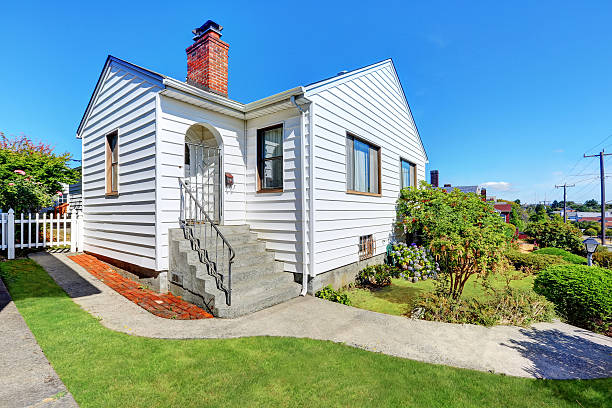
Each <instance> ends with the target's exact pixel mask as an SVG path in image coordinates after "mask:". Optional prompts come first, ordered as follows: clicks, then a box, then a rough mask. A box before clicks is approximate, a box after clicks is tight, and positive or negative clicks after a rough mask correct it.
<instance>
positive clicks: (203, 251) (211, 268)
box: [179, 178, 236, 306]
mask: <svg viewBox="0 0 612 408" xmlns="http://www.w3.org/2000/svg"><path fill="white" fill-rule="evenodd" d="M179 184H180V187H181V213H180V215H179V224H180V226H181V228H182V229H183V231H184V233H185V238H186V239H189V241H190V242H191V245H192V248H193V249H194V250H195V251H197V252H198V256H199V258H200V262H202V263H204V264H206V265H207V267H208V268H207V270H208V274H209V275H211V276H212V277H214V278H215V282H216V284H217V288H218V289H219V290H221V291H223V292H225V301H226V303H227V305H228V306H231V304H232V263H233V262H234V257H235V256H236V253H235V251H234V248H232V245H231V244H230V243H229V241H228V240H227V238H225V236H224V235H223V233H222V232H221V231H219V228H218V227H217V226H216V225H215V223H214V221H213V220H212V219H211V218H210V216H209V215H208V213H207V212H206V210H205V209H204V206H203V205H202V203H201V202H200V201H199V200H198V199H197V198H196V197H195V196H194V194H193V193H192V192H191V190H190V189H189V188H188V184H187V183H186V182H185V181H184V180H183V179H180V178H179ZM184 192H186V193H187V194H188V195H189V197H190V198H191V201H190V203H189V207H190V208H189V210H194V208H192V207H191V202H193V204H194V206H195V207H196V208H195V210H196V212H195V214H196V217H195V219H193V220H192V223H191V225H190V224H189V222H188V220H187V217H186V211H187V208H186V207H187V203H186V200H185V195H184ZM190 212H192V211H190ZM198 215H200V216H201V218H200V219H199V217H198ZM200 221H204V224H203V227H204V234H203V237H202V234H199V235H200V236H199V237H198V236H197V235H198V234H197V233H196V226H198V225H202V224H200ZM207 223H208V224H209V225H210V228H211V234H210V235H211V238H212V230H214V232H215V233H216V236H215V256H214V260H213V259H212V254H211V253H210V251H209V250H208V249H207V248H208V245H207V244H208V242H207V240H208V236H207V234H206V231H207V225H206V224H207ZM219 238H220V239H221V242H222V248H221V250H222V251H224V250H225V247H227V250H228V256H227V258H226V259H227V266H228V268H227V271H228V273H227V281H225V279H224V275H223V274H222V273H219V256H218V255H219V251H218V245H217V242H218V239H219ZM202 239H203V241H204V248H202V244H201V240H202ZM221 269H222V271H223V269H224V268H221Z"/></svg>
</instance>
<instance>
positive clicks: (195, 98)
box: [160, 78, 309, 120]
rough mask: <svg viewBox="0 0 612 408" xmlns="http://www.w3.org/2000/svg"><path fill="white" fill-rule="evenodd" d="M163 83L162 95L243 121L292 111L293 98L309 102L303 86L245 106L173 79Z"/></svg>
mask: <svg viewBox="0 0 612 408" xmlns="http://www.w3.org/2000/svg"><path fill="white" fill-rule="evenodd" d="M163 83H164V86H165V89H164V90H163V91H161V92H160V93H161V94H162V95H165V96H168V97H170V98H173V99H177V100H180V101H183V102H186V103H189V104H192V105H196V106H199V107H202V108H205V109H209V110H212V111H215V112H220V113H223V114H226V115H229V116H232V117H235V118H238V119H243V120H248V119H253V118H256V117H259V116H263V115H268V114H270V113H274V112H278V111H281V110H285V109H290V108H292V107H293V105H292V103H291V101H290V99H291V97H292V96H294V97H297V98H296V100H297V101H298V103H307V102H309V101H308V100H307V99H305V98H304V97H303V94H304V88H303V87H301V86H298V87H295V88H292V89H289V90H286V91H283V92H280V93H277V94H275V95H271V96H268V97H266V98H263V99H260V100H257V101H254V102H251V103H248V104H243V103H240V102H237V101H234V100H231V99H228V98H224V97H223V96H220V95H217V94H214V93H212V92H207V91H204V90H202V89H199V88H197V87H195V86H193V85H189V84H187V83H185V82H181V81H178V80H176V79H173V78H165V79H164V81H163Z"/></svg>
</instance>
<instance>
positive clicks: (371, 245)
mask: <svg viewBox="0 0 612 408" xmlns="http://www.w3.org/2000/svg"><path fill="white" fill-rule="evenodd" d="M375 252H376V241H374V236H373V235H372V234H370V235H362V236H360V237H359V260H364V259H368V258H371V257H373V256H374V253H375Z"/></svg>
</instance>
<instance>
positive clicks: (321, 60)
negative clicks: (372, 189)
mask: <svg viewBox="0 0 612 408" xmlns="http://www.w3.org/2000/svg"><path fill="white" fill-rule="evenodd" d="M256 3H259V2H254V1H250V2H229V1H214V2H213V1H206V2H204V1H189V2H181V1H172V2H168V1H163V2H155V1H147V2H138V1H120V2H115V1H106V2H82V1H79V2H72V3H71V2H40V3H38V4H36V2H15V1H11V2H6V3H5V4H3V6H2V18H1V24H0V55H1V59H0V61H1V63H0V85H1V92H0V131H4V132H5V133H7V134H9V135H15V134H20V133H25V134H28V135H30V136H32V137H34V138H35V139H39V140H43V141H45V142H48V143H52V144H53V145H55V146H56V148H57V149H58V150H62V151H65V150H67V151H69V152H71V153H73V154H74V156H75V158H79V156H80V144H79V142H78V141H77V140H76V139H75V131H76V127H77V125H78V123H79V120H80V118H81V116H82V114H83V111H84V110H85V107H86V105H87V102H88V99H89V97H90V95H91V92H92V90H93V88H94V86H95V83H96V80H97V79H98V75H99V73H100V70H101V69H102V65H103V63H104V61H105V58H106V55H107V54H112V55H114V56H117V57H119V58H123V59H126V60H128V61H131V62H133V63H135V64H138V65H142V66H144V67H147V68H150V69H152V70H154V71H158V72H161V73H164V74H167V75H169V76H172V77H174V78H177V79H184V78H185V75H186V65H187V63H186V55H185V48H186V47H187V46H188V45H189V44H190V43H191V29H193V28H194V27H196V26H199V25H201V24H202V23H203V22H204V21H206V20H207V19H212V20H215V21H217V22H218V23H220V24H221V25H223V26H224V31H223V39H224V40H225V41H227V42H228V43H229V44H230V64H229V66H230V68H229V89H230V90H229V92H230V97H231V98H233V99H236V100H238V101H241V102H249V101H252V100H256V99H259V98H262V97H265V96H268V95H271V94H274V93H276V92H279V91H282V90H285V89H288V88H292V87H294V86H297V85H305V84H308V83H310V82H313V81H316V80H319V79H322V78H325V77H328V76H330V75H334V74H336V73H337V72H338V71H341V70H344V69H348V70H350V69H353V68H357V67H361V66H363V65H367V64H370V63H373V62H376V61H379V60H382V59H384V58H388V57H391V58H393V60H394V62H395V65H396V68H397V70H398V73H399V76H400V79H401V81H402V83H403V86H404V89H405V91H406V94H407V97H408V100H409V103H410V105H411V107H412V111H413V114H414V117H415V120H416V123H417V126H418V128H419V131H420V133H421V137H422V138H423V142H424V144H425V147H426V149H427V152H428V154H429V158H430V164H429V166H428V169H427V170H428V173H429V170H430V169H438V170H439V171H440V181H441V183H452V184H453V185H463V184H481V183H487V182H488V183H492V184H490V185H489V191H490V193H492V194H495V195H497V196H498V197H502V198H508V199H515V198H520V199H521V200H522V201H524V202H525V201H526V202H533V201H535V200H544V199H545V198H546V199H547V200H553V199H559V200H560V199H561V197H562V195H561V190H555V189H554V188H553V186H554V184H555V183H562V182H563V181H565V180H567V181H568V182H574V181H575V182H579V183H578V184H577V185H576V187H575V188H573V189H569V190H568V191H569V194H568V199H569V200H576V201H584V200H585V199H588V198H596V199H598V200H599V188H598V182H599V180H597V179H595V177H596V175H595V173H597V172H598V162H597V160H595V159H580V157H581V156H582V154H583V153H585V152H588V153H595V152H596V151H597V148H599V147H609V148H610V151H611V152H612V137H611V138H609V139H607V140H606V138H607V137H608V136H610V135H612V24H611V23H610V21H612V19H611V17H612V6H611V4H612V3H610V2H589V5H581V4H579V3H580V2H560V1H550V2H545V1H538V2H490V1H486V2H446V1H445V2H435V1H428V2H416V1H415V2H404V1H400V2H392V1H385V2H369V1H368V2H363V5H360V4H359V3H358V2H355V1H350V2H341V1H325V2H316V1H310V2H306V3H304V2H287V1H282V2H275V3H273V2H266V5H265V6H263V5H256ZM602 141H603V143H601V144H600V145H599V146H595V145H597V144H598V143H600V142H602ZM595 147H597V148H595ZM589 149H590V150H589ZM608 167H609V170H610V171H611V172H612V160H610V163H609V165H608ZM591 174H592V175H591ZM611 174H612V173H611ZM573 175H577V176H573ZM589 178H590V179H589ZM584 179H587V180H584ZM581 180H584V181H581ZM610 180H612V179H610ZM610 184H612V183H610ZM496 186H497V190H496V189H495V187H496ZM609 191H610V194H609V196H610V197H611V198H612V189H609Z"/></svg>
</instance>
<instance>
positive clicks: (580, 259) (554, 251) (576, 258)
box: [533, 248, 587, 265]
mask: <svg viewBox="0 0 612 408" xmlns="http://www.w3.org/2000/svg"><path fill="white" fill-rule="evenodd" d="M533 253H534V254H544V255H557V256H560V257H561V258H563V260H565V261H566V262H568V263H572V264H576V265H586V264H587V259H586V258H585V257H584V256H580V255H576V254H572V253H571V252H567V251H566V250H564V249H561V248H542V249H538V250H537V251H534V252H533Z"/></svg>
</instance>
